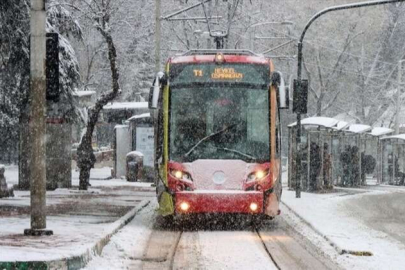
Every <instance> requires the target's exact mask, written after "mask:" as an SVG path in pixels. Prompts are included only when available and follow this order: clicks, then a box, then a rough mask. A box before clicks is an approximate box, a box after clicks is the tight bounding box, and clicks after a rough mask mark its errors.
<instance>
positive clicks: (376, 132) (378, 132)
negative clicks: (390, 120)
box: [370, 127, 394, 137]
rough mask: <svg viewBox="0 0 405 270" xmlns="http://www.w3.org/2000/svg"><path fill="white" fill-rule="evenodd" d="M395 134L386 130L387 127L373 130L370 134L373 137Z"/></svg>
mask: <svg viewBox="0 0 405 270" xmlns="http://www.w3.org/2000/svg"><path fill="white" fill-rule="evenodd" d="M392 132H394V130H393V129H390V128H385V127H375V128H373V129H372V130H371V132H370V134H371V135H373V136H377V137H379V136H383V135H387V134H390V133H392Z"/></svg>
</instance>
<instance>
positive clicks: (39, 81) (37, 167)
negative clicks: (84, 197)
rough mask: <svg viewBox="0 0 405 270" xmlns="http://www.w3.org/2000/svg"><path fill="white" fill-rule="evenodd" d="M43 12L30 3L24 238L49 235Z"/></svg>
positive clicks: (37, 2) (41, 5)
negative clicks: (27, 185) (27, 201)
mask: <svg viewBox="0 0 405 270" xmlns="http://www.w3.org/2000/svg"><path fill="white" fill-rule="evenodd" d="M45 23H46V12H45V0H31V22H30V26H31V43H30V57H31V58H30V59H31V60H30V61H31V63H30V73H31V76H30V120H29V138H30V139H29V142H30V143H31V145H32V146H31V151H30V154H29V160H30V172H31V173H30V176H31V179H30V180H31V184H30V190H31V229H26V230H24V234H25V235H36V236H39V235H51V234H53V232H52V231H50V230H46V157H45V153H46V151H45V134H46V126H45V117H46V99H45V95H46V76H45V56H46V36H45V35H46V31H45Z"/></svg>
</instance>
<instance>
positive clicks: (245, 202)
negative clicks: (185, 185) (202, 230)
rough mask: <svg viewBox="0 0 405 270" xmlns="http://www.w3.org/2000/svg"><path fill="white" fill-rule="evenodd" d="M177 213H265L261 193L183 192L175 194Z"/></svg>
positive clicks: (225, 191)
mask: <svg viewBox="0 0 405 270" xmlns="http://www.w3.org/2000/svg"><path fill="white" fill-rule="evenodd" d="M175 198H176V200H175V209H176V212H177V213H181V214H191V213H243V214H260V213H263V192H260V191H234V190H232V191H228V190H215V191H211V190H209V191H183V192H178V193H176V194H175Z"/></svg>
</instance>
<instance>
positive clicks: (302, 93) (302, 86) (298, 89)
mask: <svg viewBox="0 0 405 270" xmlns="http://www.w3.org/2000/svg"><path fill="white" fill-rule="evenodd" d="M307 104H308V80H299V81H298V80H294V92H293V112H294V113H299V114H305V113H307V107H308V106H307Z"/></svg>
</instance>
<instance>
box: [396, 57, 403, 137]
mask: <svg viewBox="0 0 405 270" xmlns="http://www.w3.org/2000/svg"><path fill="white" fill-rule="evenodd" d="M403 63H404V60H403V59H401V60H399V62H398V87H397V93H396V97H395V134H397V135H398V134H399V115H400V112H401V94H402V85H403V83H402V72H403V68H404V66H403Z"/></svg>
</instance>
